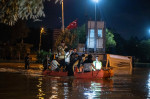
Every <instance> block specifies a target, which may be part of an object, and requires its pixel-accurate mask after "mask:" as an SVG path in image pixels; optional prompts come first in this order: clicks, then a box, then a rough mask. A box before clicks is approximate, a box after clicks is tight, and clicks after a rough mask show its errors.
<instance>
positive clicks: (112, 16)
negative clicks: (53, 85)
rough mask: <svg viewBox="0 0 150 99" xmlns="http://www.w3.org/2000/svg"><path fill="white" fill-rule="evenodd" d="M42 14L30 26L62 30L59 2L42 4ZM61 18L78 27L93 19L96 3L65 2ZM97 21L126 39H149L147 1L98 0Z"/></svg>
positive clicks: (149, 5)
mask: <svg viewBox="0 0 150 99" xmlns="http://www.w3.org/2000/svg"><path fill="white" fill-rule="evenodd" d="M45 14H46V17H45V18H40V19H42V21H36V22H30V26H31V25H32V26H43V27H45V28H60V27H61V5H60V4H59V3H57V4H55V3H54V1H53V0H51V2H45ZM64 15H65V27H66V26H67V25H68V24H69V23H70V22H72V21H74V20H75V19H78V25H79V26H81V25H82V24H84V23H85V22H86V20H88V19H91V20H94V16H95V3H94V2H93V1H92V0H64ZM97 19H98V20H100V19H101V20H103V21H105V22H106V27H109V28H112V29H113V30H115V31H116V32H117V33H119V34H121V36H122V37H124V38H125V39H128V38H129V37H130V36H137V37H139V38H142V37H144V36H149V35H150V34H149V32H148V30H149V28H150V0H100V1H99V3H98V4H97ZM148 34H149V35H148ZM149 37H150V36H149Z"/></svg>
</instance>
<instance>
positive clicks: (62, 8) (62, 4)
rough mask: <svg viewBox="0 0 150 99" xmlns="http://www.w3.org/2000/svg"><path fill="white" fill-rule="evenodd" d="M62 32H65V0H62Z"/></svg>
mask: <svg viewBox="0 0 150 99" xmlns="http://www.w3.org/2000/svg"><path fill="white" fill-rule="evenodd" d="M61 3H62V32H64V28H65V26H64V0H62V2H61Z"/></svg>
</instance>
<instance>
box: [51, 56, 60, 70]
mask: <svg viewBox="0 0 150 99" xmlns="http://www.w3.org/2000/svg"><path fill="white" fill-rule="evenodd" d="M59 66H60V64H59V63H58V57H55V55H54V57H53V60H52V62H51V70H52V71H59V70H60V69H59Z"/></svg>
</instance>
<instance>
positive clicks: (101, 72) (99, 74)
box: [43, 69, 114, 79]
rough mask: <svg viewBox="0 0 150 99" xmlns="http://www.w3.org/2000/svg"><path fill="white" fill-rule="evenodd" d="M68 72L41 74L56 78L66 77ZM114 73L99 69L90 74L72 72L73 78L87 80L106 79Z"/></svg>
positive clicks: (46, 72)
mask: <svg viewBox="0 0 150 99" xmlns="http://www.w3.org/2000/svg"><path fill="white" fill-rule="evenodd" d="M67 74H68V72H63V71H59V72H57V71H49V70H45V71H44V72H43V75H45V76H58V77H64V76H67ZM113 75H114V73H113V70H112V69H101V70H97V71H91V72H74V77H75V78H82V79H89V78H108V77H113Z"/></svg>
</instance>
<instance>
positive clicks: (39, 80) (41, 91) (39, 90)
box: [37, 77, 45, 99]
mask: <svg viewBox="0 0 150 99" xmlns="http://www.w3.org/2000/svg"><path fill="white" fill-rule="evenodd" d="M38 82H39V84H38V85H37V87H38V92H39V93H38V95H37V96H38V98H39V99H44V96H45V94H44V93H43V90H42V77H39V79H38Z"/></svg>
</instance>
